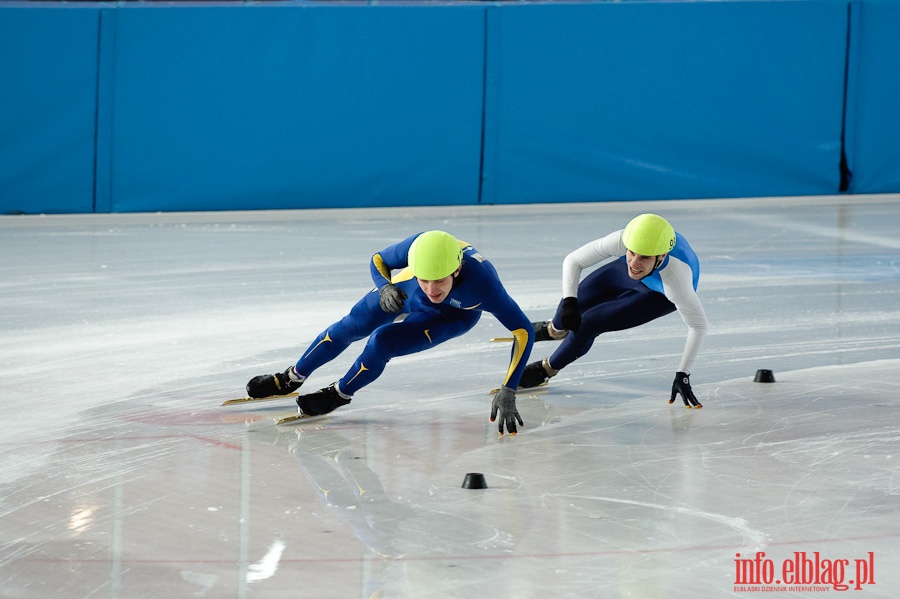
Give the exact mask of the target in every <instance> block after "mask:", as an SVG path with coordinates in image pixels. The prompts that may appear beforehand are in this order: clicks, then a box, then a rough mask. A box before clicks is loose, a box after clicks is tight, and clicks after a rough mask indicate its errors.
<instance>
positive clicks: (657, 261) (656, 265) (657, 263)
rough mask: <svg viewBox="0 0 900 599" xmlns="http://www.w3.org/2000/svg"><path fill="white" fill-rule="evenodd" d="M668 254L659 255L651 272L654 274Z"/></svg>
mask: <svg viewBox="0 0 900 599" xmlns="http://www.w3.org/2000/svg"><path fill="white" fill-rule="evenodd" d="M666 256H668V254H660V255H659V256H657V257H656V264H655V265H654V266H653V270H652V271H651V272H656V269H657V268H659V267H660V266H662V263H663V261H664V260H665V259H666Z"/></svg>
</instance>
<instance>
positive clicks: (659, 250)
mask: <svg viewBox="0 0 900 599" xmlns="http://www.w3.org/2000/svg"><path fill="white" fill-rule="evenodd" d="M622 242H623V243H624V244H625V247H626V248H627V249H629V250H631V251H632V252H634V253H635V254H640V255H641V256H659V255H661V254H667V253H669V252H670V251H672V248H673V247H675V229H673V228H672V225H670V224H669V221H667V220H666V219H664V218H663V217H661V216H657V215H655V214H641V215H640V216H636V217H634V218H633V219H631V222H630V223H628V225H627V226H626V227H625V233H623V234H622Z"/></svg>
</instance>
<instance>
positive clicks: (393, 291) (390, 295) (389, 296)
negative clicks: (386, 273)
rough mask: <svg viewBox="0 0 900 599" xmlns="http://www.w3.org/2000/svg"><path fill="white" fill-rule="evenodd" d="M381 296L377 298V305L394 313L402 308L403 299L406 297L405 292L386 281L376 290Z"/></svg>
mask: <svg viewBox="0 0 900 599" xmlns="http://www.w3.org/2000/svg"><path fill="white" fill-rule="evenodd" d="M378 294H379V295H380V296H381V297H380V298H379V299H378V305H379V306H381V309H382V310H384V311H385V312H389V313H395V312H399V311H400V310H402V309H403V301H404V300H405V299H406V292H404V291H403V290H402V289H400V288H399V287H397V286H396V285H394V284H393V283H388V284H387V285H385V286H384V287H382V288H381V289H379V290H378Z"/></svg>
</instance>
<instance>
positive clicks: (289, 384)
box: [247, 366, 303, 398]
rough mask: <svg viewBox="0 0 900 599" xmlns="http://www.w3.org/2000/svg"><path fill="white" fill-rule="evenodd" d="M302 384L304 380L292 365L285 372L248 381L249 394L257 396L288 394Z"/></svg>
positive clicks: (256, 377)
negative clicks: (298, 375)
mask: <svg viewBox="0 0 900 599" xmlns="http://www.w3.org/2000/svg"><path fill="white" fill-rule="evenodd" d="M302 384H303V381H302V380H300V379H299V378H298V377H297V373H296V372H295V371H294V367H293V366H291V367H289V368H288V369H287V370H285V371H284V372H279V373H277V374H263V375H260V376H255V377H253V378H252V379H250V382H249V383H247V395H248V396H250V397H255V398H260V397H271V396H273V395H287V394H288V393H293V392H294V391H296V390H297V389H299V388H300V385H302Z"/></svg>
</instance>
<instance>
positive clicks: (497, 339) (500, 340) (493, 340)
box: [491, 337, 515, 343]
mask: <svg viewBox="0 0 900 599" xmlns="http://www.w3.org/2000/svg"><path fill="white" fill-rule="evenodd" d="M510 341H515V339H513V338H512V337H491V343H505V342H510Z"/></svg>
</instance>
